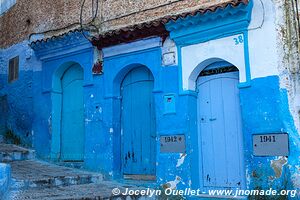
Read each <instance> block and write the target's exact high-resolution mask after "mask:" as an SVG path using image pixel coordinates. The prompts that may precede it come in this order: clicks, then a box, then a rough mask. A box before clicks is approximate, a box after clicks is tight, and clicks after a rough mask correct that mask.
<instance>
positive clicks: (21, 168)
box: [9, 160, 103, 190]
mask: <svg viewBox="0 0 300 200" xmlns="http://www.w3.org/2000/svg"><path fill="white" fill-rule="evenodd" d="M9 164H10V165H11V170H12V184H11V189H12V190H18V189H22V188H25V189H26V188H42V187H53V186H69V185H79V184H87V183H100V182H101V181H103V175H102V174H99V173H93V172H86V171H82V170H79V169H74V168H68V167H62V166H58V165H55V164H51V163H47V162H43V161H38V160H23V161H13V162H9Z"/></svg>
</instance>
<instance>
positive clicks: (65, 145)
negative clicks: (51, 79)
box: [61, 65, 84, 161]
mask: <svg viewBox="0 0 300 200" xmlns="http://www.w3.org/2000/svg"><path fill="white" fill-rule="evenodd" d="M82 82H83V70H82V68H81V67H80V66H79V65H74V66H72V67H70V68H69V69H67V70H66V72H65V73H64V75H63V77H62V80H61V86H62V120H61V160H64V161H81V160H83V152H84V117H83V87H82Z"/></svg>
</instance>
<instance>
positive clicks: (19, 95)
mask: <svg viewBox="0 0 300 200" xmlns="http://www.w3.org/2000/svg"><path fill="white" fill-rule="evenodd" d="M15 56H19V79H17V80H15V81H13V82H11V83H8V63H9V59H11V58H13V57H15ZM1 57H2V58H1V60H2V62H1V63H0V85H1V90H0V96H6V99H7V107H8V108H7V114H6V115H7V121H6V126H7V129H9V130H12V131H13V134H15V135H16V136H18V137H20V139H21V142H22V143H23V145H26V146H31V142H32V137H33V135H32V129H31V127H32V119H33V117H34V115H33V111H32V107H33V95H32V88H33V79H32V75H33V71H32V69H33V68H39V67H40V65H39V62H38V61H37V60H36V59H34V58H33V51H32V50H31V49H30V48H29V46H28V45H27V42H22V43H19V44H16V45H13V46H11V47H10V48H7V49H4V50H3V51H2V56H1ZM1 134H3V133H1Z"/></svg>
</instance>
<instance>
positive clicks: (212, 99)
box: [197, 72, 244, 188]
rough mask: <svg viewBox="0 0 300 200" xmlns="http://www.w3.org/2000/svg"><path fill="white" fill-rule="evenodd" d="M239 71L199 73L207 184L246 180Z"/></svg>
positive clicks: (228, 184) (234, 183)
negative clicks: (215, 73)
mask: <svg viewBox="0 0 300 200" xmlns="http://www.w3.org/2000/svg"><path fill="white" fill-rule="evenodd" d="M237 85H238V72H230V73H223V74H217V75H210V76H203V77H199V78H198V81H197V87H198V131H199V132H198V134H199V141H198V144H199V147H200V148H201V152H200V154H199V155H201V158H200V166H202V176H201V177H200V178H201V179H202V183H203V186H204V187H208V188H209V187H213V188H216V187H220V188H224V187H226V188H228V187H232V188H238V187H241V186H242V184H243V176H244V175H243V174H244V173H243V167H242V163H243V160H242V159H243V148H242V146H243V145H242V126H241V114H240V113H241V111H240V101H239V89H238V87H237Z"/></svg>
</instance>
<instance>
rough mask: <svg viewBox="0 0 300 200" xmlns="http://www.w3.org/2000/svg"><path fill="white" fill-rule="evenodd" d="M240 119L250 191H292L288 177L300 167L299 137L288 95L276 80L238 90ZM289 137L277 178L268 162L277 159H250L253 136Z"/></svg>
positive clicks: (259, 80) (264, 80)
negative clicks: (286, 156) (276, 134)
mask: <svg viewBox="0 0 300 200" xmlns="http://www.w3.org/2000/svg"><path fill="white" fill-rule="evenodd" d="M240 100H241V108H242V118H243V133H244V146H245V148H244V154H245V165H246V169H247V172H248V174H247V177H248V180H249V181H250V182H249V185H248V187H249V188H262V189H269V188H273V189H291V188H293V183H292V181H291V175H293V174H295V173H296V174H297V173H299V172H297V168H296V165H299V155H300V151H299V145H300V143H299V142H300V141H299V136H298V133H297V131H296V129H295V126H294V121H293V119H292V117H291V114H290V111H289V107H288V99H287V91H286V90H284V89H281V88H280V84H279V77H278V76H270V77H265V78H257V79H254V80H252V81H251V87H249V88H243V89H240ZM285 132H286V133H288V134H289V141H290V142H289V149H290V154H289V156H288V162H287V164H286V165H283V171H282V174H281V176H280V177H276V176H275V171H274V169H272V167H271V161H272V160H273V161H274V160H276V159H278V157H256V156H253V149H252V135H253V134H257V133H285Z"/></svg>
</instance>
